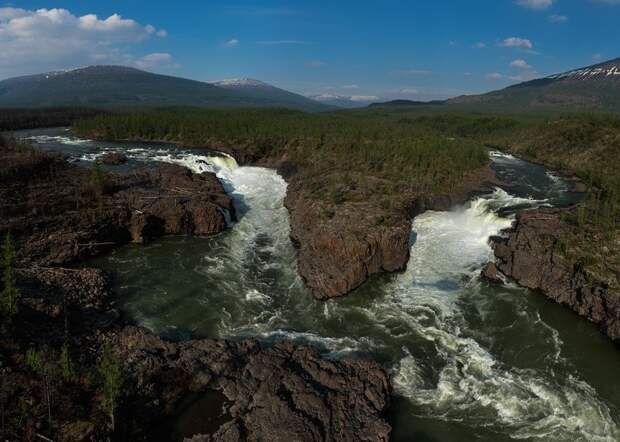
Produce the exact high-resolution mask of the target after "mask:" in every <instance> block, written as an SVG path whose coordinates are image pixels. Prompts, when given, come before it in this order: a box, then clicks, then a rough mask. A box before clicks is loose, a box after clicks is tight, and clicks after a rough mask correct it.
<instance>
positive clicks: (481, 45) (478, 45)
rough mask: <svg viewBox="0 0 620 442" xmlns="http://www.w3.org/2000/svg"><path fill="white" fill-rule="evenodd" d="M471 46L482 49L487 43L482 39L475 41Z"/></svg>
mask: <svg viewBox="0 0 620 442" xmlns="http://www.w3.org/2000/svg"><path fill="white" fill-rule="evenodd" d="M471 47H472V48H474V49H482V48H486V47H487V44H486V43H484V42H482V41H479V42H478V43H474V44H473V45H472V46H471Z"/></svg>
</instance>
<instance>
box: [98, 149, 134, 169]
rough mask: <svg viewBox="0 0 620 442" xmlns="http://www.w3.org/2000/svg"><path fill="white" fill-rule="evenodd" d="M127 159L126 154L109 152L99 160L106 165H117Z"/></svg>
mask: <svg viewBox="0 0 620 442" xmlns="http://www.w3.org/2000/svg"><path fill="white" fill-rule="evenodd" d="M127 161H128V158H127V155H125V154H122V153H120V152H110V153H107V154H105V155H104V156H103V157H101V162H102V163H103V164H106V165H108V166H118V165H120V164H125V163H126V162H127Z"/></svg>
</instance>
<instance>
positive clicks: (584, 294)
mask: <svg viewBox="0 0 620 442" xmlns="http://www.w3.org/2000/svg"><path fill="white" fill-rule="evenodd" d="M561 213H562V211H561V210H556V209H538V210H532V211H527V212H523V213H520V214H519V215H518V216H517V221H516V224H515V225H514V227H513V228H512V229H511V230H510V231H509V232H508V234H507V237H494V238H492V240H491V242H492V245H493V250H494V252H495V257H496V265H497V268H498V269H499V270H501V272H503V273H504V274H505V275H506V276H508V277H510V278H512V279H514V280H515V281H516V282H517V283H518V284H519V285H521V286H523V287H527V288H529V289H532V290H539V291H541V292H542V293H544V294H545V295H546V296H547V297H548V298H550V299H552V300H554V301H555V302H558V303H559V304H562V305H565V306H567V307H569V308H570V309H572V310H573V311H575V312H576V313H577V314H579V315H581V316H583V317H585V318H587V319H588V320H590V321H592V322H594V323H596V324H599V325H600V326H601V328H602V329H603V331H604V332H605V333H606V334H607V335H608V336H609V337H610V338H612V339H614V340H619V339H620V293H618V292H617V291H615V290H613V289H611V288H610V286H609V284H608V283H607V282H605V281H601V280H599V279H598V278H596V277H595V276H593V275H591V274H590V273H589V272H588V271H587V270H586V268H585V267H584V265H583V263H582V262H580V260H579V259H571V258H568V257H567V256H566V254H565V253H563V251H562V248H563V246H562V244H563V242H564V241H565V240H564V239H563V236H564V235H565V234H566V233H567V230H569V229H570V227H569V226H567V225H566V224H565V222H564V221H563V220H562V218H561ZM487 272H488V271H487Z"/></svg>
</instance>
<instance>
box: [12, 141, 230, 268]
mask: <svg viewBox="0 0 620 442" xmlns="http://www.w3.org/2000/svg"><path fill="white" fill-rule="evenodd" d="M2 155H3V156H4V157H5V161H10V162H11V163H14V164H15V166H14V167H12V168H10V169H8V170H6V169H5V170H3V171H2V172H3V173H2V174H0V201H2V203H1V204H0V234H4V232H6V231H10V232H11V233H12V234H13V236H14V237H16V239H17V240H18V242H19V243H20V244H19V248H18V249H19V253H20V259H23V260H25V261H27V263H28V264H31V265H43V266H50V265H52V266H59V265H65V264H67V263H70V262H73V261H77V260H80V259H83V258H86V257H89V256H93V255H97V254H100V253H103V252H106V251H108V250H110V249H111V248H113V247H115V246H118V245H120V244H124V243H127V242H129V241H135V242H146V241H149V240H151V239H153V238H155V237H158V236H161V235H164V234H188V235H212V234H215V233H219V232H221V231H223V230H225V229H226V227H227V220H228V219H234V207H233V203H232V199H231V198H230V197H229V196H228V195H226V192H225V190H224V188H223V186H222V184H221V183H220V182H219V180H218V179H217V177H216V176H215V175H214V174H212V173H203V174H193V173H192V172H191V171H190V170H189V169H186V168H184V167H181V166H176V165H171V164H170V165H161V166H160V167H158V168H156V169H153V170H146V171H142V172H138V173H134V174H132V175H128V176H118V175H111V174H103V173H102V175H94V173H93V172H89V171H88V170H85V169H83V168H80V167H77V166H74V165H71V164H68V163H67V162H66V161H64V160H63V159H61V158H60V157H57V156H53V155H48V154H44V153H40V152H37V151H32V153H28V152H27V154H24V155H17V154H14V153H12V152H10V151H9V152H2ZM11 155H14V156H15V158H16V159H15V160H13V159H12V157H11ZM24 157H25V158H24ZM25 263H26V262H25Z"/></svg>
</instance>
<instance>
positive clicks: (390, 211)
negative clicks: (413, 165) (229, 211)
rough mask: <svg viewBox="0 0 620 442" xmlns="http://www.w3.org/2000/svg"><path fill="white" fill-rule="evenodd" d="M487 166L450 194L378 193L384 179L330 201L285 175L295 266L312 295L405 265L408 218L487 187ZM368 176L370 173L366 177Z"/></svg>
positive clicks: (327, 294) (326, 294) (348, 287)
mask: <svg viewBox="0 0 620 442" xmlns="http://www.w3.org/2000/svg"><path fill="white" fill-rule="evenodd" d="M492 178H493V176H492V172H491V171H490V169H485V170H484V171H482V172H481V173H480V174H479V176H476V177H475V178H474V179H471V180H470V182H466V183H464V185H463V186H462V188H460V189H456V190H455V191H454V193H452V194H438V195H415V194H407V193H403V194H393V193H392V194H390V195H381V193H380V192H378V191H377V190H376V189H377V188H380V186H382V185H383V183H382V182H381V181H380V180H376V183H375V185H374V186H373V185H368V184H367V183H366V185H365V188H363V189H357V191H356V192H354V194H353V196H352V198H353V199H354V200H353V201H346V202H343V203H341V204H333V202H330V201H329V200H328V199H326V198H324V197H319V198H317V197H316V196H314V195H313V194H312V181H311V180H310V179H309V178H308V177H305V176H299V175H295V176H293V177H291V178H289V186H288V189H287V194H286V199H285V205H286V207H287V209H288V211H289V214H290V224H291V239H292V241H293V243H294V244H295V246H296V248H297V256H298V261H297V265H298V271H299V274H300V275H301V276H302V278H303V279H304V281H305V283H306V284H307V285H308V287H310V288H311V289H312V291H313V294H314V296H315V297H316V298H317V299H329V298H334V297H339V296H344V295H346V294H348V293H349V292H351V291H352V290H354V289H355V288H357V287H359V286H361V285H362V284H364V283H365V282H366V281H367V280H368V279H369V278H370V277H371V276H372V275H375V274H378V273H382V272H395V271H399V270H404V269H405V267H406V265H407V262H408V260H409V252H410V247H411V243H410V239H411V226H412V219H413V218H414V217H415V216H416V215H419V214H421V213H423V212H424V211H426V210H450V209H451V208H452V207H454V206H455V205H458V204H462V203H464V202H466V201H467V200H468V199H469V197H470V196H471V194H472V193H473V192H475V191H480V190H486V189H487V185H486V184H485V183H487V182H489V181H491V180H492ZM365 179H366V180H367V181H372V178H369V177H365Z"/></svg>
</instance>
